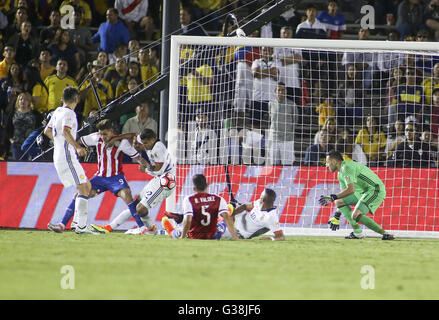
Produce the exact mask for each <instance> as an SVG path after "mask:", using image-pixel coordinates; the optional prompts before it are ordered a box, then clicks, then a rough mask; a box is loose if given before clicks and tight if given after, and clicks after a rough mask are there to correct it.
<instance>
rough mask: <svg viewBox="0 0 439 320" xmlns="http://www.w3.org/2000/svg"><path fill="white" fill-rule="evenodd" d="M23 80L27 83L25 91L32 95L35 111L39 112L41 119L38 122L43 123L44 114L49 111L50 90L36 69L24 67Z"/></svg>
mask: <svg viewBox="0 0 439 320" xmlns="http://www.w3.org/2000/svg"><path fill="white" fill-rule="evenodd" d="M23 80H24V82H25V84H24V90H25V91H26V92H28V93H30V94H31V95H32V97H31V98H32V106H33V110H35V111H37V112H38V115H39V118H38V119H37V120H41V121H42V120H43V119H42V117H43V114H44V113H45V112H46V111H47V99H48V97H49V90H48V89H47V87H46V85H45V84H44V81H43V80H42V79H41V76H40V73H39V72H38V69H37V68H35V67H31V66H26V67H24V70H23ZM41 121H39V122H41Z"/></svg>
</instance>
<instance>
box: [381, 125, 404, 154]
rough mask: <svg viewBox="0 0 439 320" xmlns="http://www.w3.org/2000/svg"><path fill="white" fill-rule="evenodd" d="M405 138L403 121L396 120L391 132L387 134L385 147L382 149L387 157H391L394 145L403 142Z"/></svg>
mask: <svg viewBox="0 0 439 320" xmlns="http://www.w3.org/2000/svg"><path fill="white" fill-rule="evenodd" d="M405 139H406V137H405V132H404V121H402V120H396V122H395V125H394V130H393V132H391V133H390V134H388V135H387V141H386V149H385V150H384V152H385V153H386V157H387V159H390V158H392V157H393V153H394V151H395V149H396V147H397V146H398V144H400V143H402V142H404V141H405Z"/></svg>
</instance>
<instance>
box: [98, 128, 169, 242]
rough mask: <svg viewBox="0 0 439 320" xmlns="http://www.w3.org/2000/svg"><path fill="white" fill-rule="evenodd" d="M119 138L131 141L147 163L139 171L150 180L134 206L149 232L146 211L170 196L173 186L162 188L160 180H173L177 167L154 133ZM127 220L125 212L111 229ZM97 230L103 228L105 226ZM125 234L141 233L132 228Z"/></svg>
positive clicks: (145, 130)
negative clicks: (167, 176) (164, 178)
mask: <svg viewBox="0 0 439 320" xmlns="http://www.w3.org/2000/svg"><path fill="white" fill-rule="evenodd" d="M121 138H124V139H127V138H132V141H133V146H134V148H135V149H136V150H137V151H138V152H139V153H140V154H141V156H142V157H143V158H144V159H145V160H146V161H147V162H148V165H140V167H139V168H140V171H142V172H145V173H148V174H149V175H151V176H153V179H152V180H150V181H149V182H148V183H147V184H146V186H145V187H144V188H143V189H142V191H141V192H140V195H139V196H140V202H139V203H138V204H137V207H136V209H137V213H138V214H139V216H140V219H141V220H142V221H143V222H144V223H145V225H146V226H147V227H148V228H149V229H151V227H152V225H153V221H152V219H151V217H150V216H149V210H150V209H152V208H155V207H156V206H157V205H159V204H161V203H162V201H163V200H165V199H166V198H167V197H169V196H170V195H171V194H172V192H173V190H174V188H175V186H174V187H173V188H172V189H167V188H164V187H162V186H161V184H160V179H161V178H162V177H163V176H164V175H170V176H172V177H173V178H174V179H175V177H176V167H175V164H174V161H173V160H172V158H171V156H170V154H169V152H168V150H167V149H166V146H165V145H164V144H163V143H162V142H161V141H160V140H158V139H157V135H156V133H155V132H154V131H153V130H151V129H148V128H146V129H144V130H143V131H142V132H141V133H140V134H135V133H125V134H122V135H119V136H118V138H117V139H121ZM130 218H131V215H130V213H129V212H127V210H125V211H123V212H122V213H121V214H120V215H119V216H118V217H116V219H115V220H113V221H112V222H111V223H110V225H111V226H112V228H113V229H114V228H115V227H117V226H119V225H121V224H122V223H124V222H125V221H128V219H130ZM98 227H101V228H105V227H106V226H98ZM95 228H96V227H95ZM126 233H127V234H142V230H140V228H133V229H130V230H128V231H127V232H126Z"/></svg>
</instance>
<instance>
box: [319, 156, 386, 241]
mask: <svg viewBox="0 0 439 320" xmlns="http://www.w3.org/2000/svg"><path fill="white" fill-rule="evenodd" d="M326 167H328V168H329V170H330V171H331V172H338V181H339V182H340V189H341V192H340V193H338V194H331V195H328V196H323V195H322V196H321V197H320V199H319V203H320V205H325V206H326V205H328V204H329V203H331V202H333V201H335V205H336V206H337V208H338V210H339V211H340V212H341V213H342V214H343V215H344V216H345V218H346V220H347V221H348V222H349V223H350V224H351V226H352V228H353V229H354V231H353V232H351V234H350V235H348V236H347V237H346V239H361V238H364V234H363V230H362V228H361V227H360V226H359V225H358V222H361V223H362V224H364V225H365V226H366V227H368V228H369V229H371V230H373V231H375V232H377V233H379V234H381V235H382V240H393V239H394V236H393V235H391V234H389V233H387V232H386V231H385V230H384V229H383V228H382V227H381V226H380V225H378V224H377V223H376V222H375V221H373V220H372V219H371V218H369V217H368V216H366V215H367V214H368V213H369V212H370V213H372V214H373V213H374V212H375V211H376V209H377V208H378V207H379V206H380V205H381V203H382V202H383V201H384V199H385V198H386V189H385V187H384V184H383V182H382V181H381V179H380V178H379V177H378V176H377V175H376V174H375V173H374V172H373V171H372V170H370V169H369V168H368V167H366V166H365V165H363V164H361V163H358V162H355V161H343V157H342V155H341V154H340V152H338V151H336V150H332V151H330V152H328V154H327V156H326ZM352 205H355V208H354V210H352V209H351V206H352ZM340 215H341V214H340V213H339V212H337V213H336V214H335V216H334V217H332V218H331V219H330V220H329V222H328V224H329V226H330V228H331V229H332V230H337V229H338V227H339V223H340Z"/></svg>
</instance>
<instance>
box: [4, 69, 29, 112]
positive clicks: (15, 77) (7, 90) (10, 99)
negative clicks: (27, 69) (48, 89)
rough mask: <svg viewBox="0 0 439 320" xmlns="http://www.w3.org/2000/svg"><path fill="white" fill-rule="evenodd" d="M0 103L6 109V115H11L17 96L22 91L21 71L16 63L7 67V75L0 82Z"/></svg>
mask: <svg viewBox="0 0 439 320" xmlns="http://www.w3.org/2000/svg"><path fill="white" fill-rule="evenodd" d="M0 83H1V101H0V106H2V107H3V108H6V114H8V115H10V114H12V110H13V109H14V106H15V101H16V99H17V96H18V94H20V93H21V92H23V91H24V81H23V70H22V66H21V65H20V64H18V63H15V62H14V63H12V64H11V65H10V66H9V70H8V75H7V77H6V78H3V79H1V80H0Z"/></svg>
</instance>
